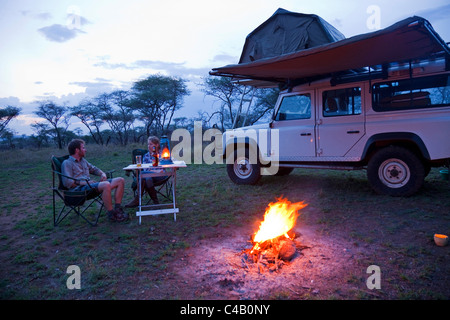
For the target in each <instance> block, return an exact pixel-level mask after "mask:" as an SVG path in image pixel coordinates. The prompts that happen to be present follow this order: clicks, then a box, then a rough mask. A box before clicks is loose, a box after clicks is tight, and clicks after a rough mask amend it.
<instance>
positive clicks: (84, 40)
mask: <svg viewBox="0 0 450 320" xmlns="http://www.w3.org/2000/svg"><path fill="white" fill-rule="evenodd" d="M278 8H284V9H286V10H290V11H294V12H301V13H313V14H317V15H319V16H321V17H322V18H324V19H325V20H326V21H328V22H329V23H331V24H332V25H333V26H334V27H336V28H337V29H338V30H340V31H341V32H342V33H343V34H344V35H345V36H346V37H351V36H354V35H357V34H363V33H368V32H372V31H375V29H377V28H385V27H388V26H390V25H392V24H393V23H395V22H397V21H399V20H401V19H404V18H407V17H410V16H413V15H419V16H422V17H424V18H426V19H427V20H429V21H430V22H431V24H432V25H433V27H434V29H435V30H436V31H437V32H438V33H439V34H440V35H441V37H442V38H443V39H444V40H445V41H446V42H449V41H450V22H449V21H450V19H449V18H448V17H449V16H450V4H449V2H448V0H427V1H423V0H420V1H417V0H388V1H384V0H383V1H377V0H315V1H306V0H280V1H276V0H271V1H269V0H226V1H223V0H126V1H124V0H82V1H77V0H69V1H66V0H0V40H1V41H0V107H1V108H4V107H6V106H7V105H13V106H16V107H20V108H22V115H21V116H19V118H18V119H16V120H14V121H13V122H11V124H10V125H9V127H10V128H11V129H13V130H15V131H16V132H17V133H18V134H32V133H33V131H32V130H31V129H30V127H29V124H30V123H33V122H34V121H39V119H37V118H36V117H35V116H34V115H33V111H34V110H36V107H37V105H36V103H35V102H36V101H42V100H47V99H50V100H53V101H55V102H57V103H67V104H68V105H75V104H77V103H78V102H79V101H80V100H81V99H83V98H85V97H93V96H95V95H97V94H99V93H103V92H109V91H112V90H114V89H125V90H127V89H129V88H130V86H131V85H132V83H133V82H134V81H137V80H140V79H144V78H145V77H147V76H149V75H151V74H155V73H161V74H165V75H169V76H176V77H183V78H184V79H186V80H188V81H189V88H190V90H191V91H192V94H191V96H190V97H187V98H186V99H185V107H184V108H183V109H181V110H180V111H179V112H178V114H177V116H188V117H190V116H195V115H196V114H197V111H198V110H205V111H210V110H212V108H213V106H212V101H211V100H210V99H204V96H203V94H202V93H201V92H199V88H198V85H197V84H198V83H199V82H201V79H202V77H205V76H207V75H208V72H209V71H210V70H211V69H212V68H214V67H220V66H223V65H227V64H232V63H237V62H238V60H239V57H240V54H241V50H242V47H243V45H244V41H245V37H246V36H247V34H249V33H250V32H251V31H252V30H254V29H255V28H256V27H257V26H259V25H260V24H261V23H263V22H264V21H265V20H266V19H268V18H269V17H270V16H271V15H272V14H273V13H274V12H275V11H276V10H277V9H278ZM77 126H79V127H82V126H81V125H77V124H74V125H73V126H72V127H71V129H72V130H73V129H75V128H76V127H77Z"/></svg>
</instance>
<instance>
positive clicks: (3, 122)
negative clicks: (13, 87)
mask: <svg viewBox="0 0 450 320" xmlns="http://www.w3.org/2000/svg"><path fill="white" fill-rule="evenodd" d="M20 111H21V109H20V108H17V107H13V106H7V107H5V108H3V109H0V136H1V135H2V134H4V133H5V131H6V130H7V129H6V126H7V125H8V123H9V122H10V121H11V120H12V119H13V118H15V117H17V116H18V115H19V114H20Z"/></svg>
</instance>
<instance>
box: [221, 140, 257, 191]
mask: <svg viewBox="0 0 450 320" xmlns="http://www.w3.org/2000/svg"><path fill="white" fill-rule="evenodd" d="M227 173H228V176H229V177H230V179H231V181H233V182H234V183H236V184H247V185H251V184H256V183H257V182H258V181H259V179H261V166H260V164H259V161H258V160H257V161H256V163H250V157H249V150H248V149H245V155H244V156H242V155H238V150H235V151H234V162H233V164H227Z"/></svg>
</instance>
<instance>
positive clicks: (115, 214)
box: [106, 209, 125, 222]
mask: <svg viewBox="0 0 450 320" xmlns="http://www.w3.org/2000/svg"><path fill="white" fill-rule="evenodd" d="M106 215H107V216H108V219H109V220H110V221H112V222H123V221H125V217H124V216H123V214H122V213H120V212H119V211H117V210H116V209H113V210H111V211H108V212H106Z"/></svg>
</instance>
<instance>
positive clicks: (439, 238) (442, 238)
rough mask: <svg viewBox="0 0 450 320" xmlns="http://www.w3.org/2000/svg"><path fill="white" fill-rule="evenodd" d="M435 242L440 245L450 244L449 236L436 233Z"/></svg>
mask: <svg viewBox="0 0 450 320" xmlns="http://www.w3.org/2000/svg"><path fill="white" fill-rule="evenodd" d="M434 242H435V243H436V244H437V245H438V246H440V247H445V246H446V245H447V244H448V236H446V235H445V234H437V233H436V234H435V235H434Z"/></svg>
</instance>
